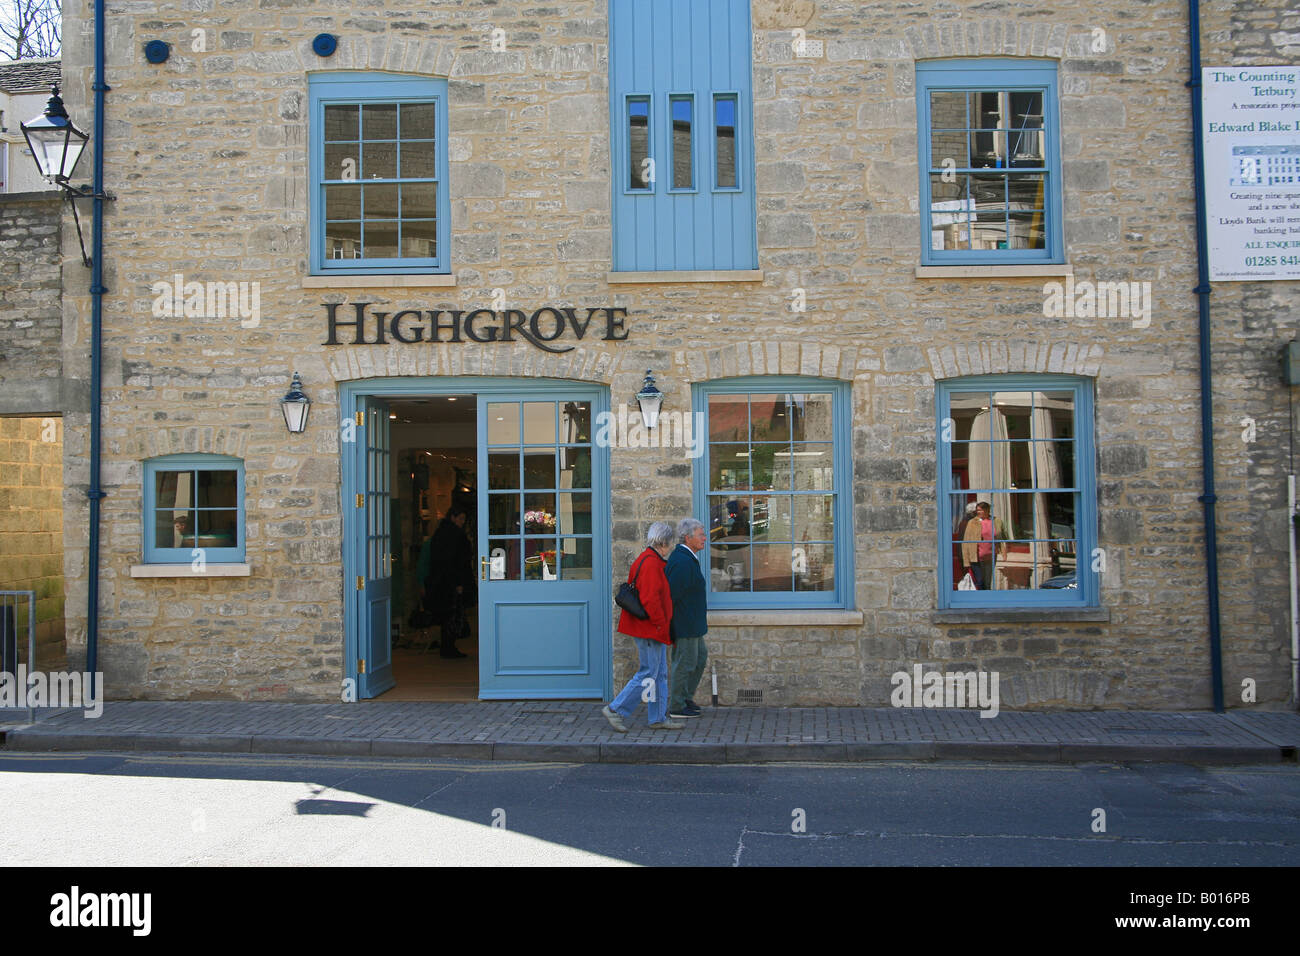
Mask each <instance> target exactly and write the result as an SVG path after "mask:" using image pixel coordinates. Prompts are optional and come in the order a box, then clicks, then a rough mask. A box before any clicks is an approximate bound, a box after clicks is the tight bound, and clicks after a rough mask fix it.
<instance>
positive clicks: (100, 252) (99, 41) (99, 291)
mask: <svg viewBox="0 0 1300 956" xmlns="http://www.w3.org/2000/svg"><path fill="white" fill-rule="evenodd" d="M93 89H94V91H95V132H94V134H93V135H94V140H95V179H94V185H93V191H94V197H95V198H94V200H93V202H94V204H95V206H94V210H95V222H94V226H93V231H92V233H91V245H90V256H91V259H90V264H91V269H92V272H91V279H90V486H89V487H88V488H87V489H86V497H87V498H89V499H90V540H89V542H88V550H89V555H88V557H87V563H88V565H89V568H88V570H89V572H90V580H89V581H88V582H87V586H86V670H87V671H88V672H89V673H91V674H94V673H95V672H96V670H97V669H98V667H97V665H98V662H99V502H100V499H102V498H103V497H104V491H103V489H102V488H100V485H99V478H100V474H99V472H100V467H99V429H100V419H101V417H102V416H101V414H100V411H101V406H102V404H103V396H102V394H101V392H102V390H103V384H102V382H101V381H100V365H101V364H102V363H103V355H102V349H103V315H104V293H105V292H107V291H108V290H107V289H106V288H104V94H105V93H107V92H108V84H107V83H105V82H104V0H95V85H94V87H93Z"/></svg>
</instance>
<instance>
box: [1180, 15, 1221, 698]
mask: <svg viewBox="0 0 1300 956" xmlns="http://www.w3.org/2000/svg"><path fill="white" fill-rule="evenodd" d="M1187 30H1188V34H1189V36H1190V39H1191V60H1192V62H1191V78H1190V79H1189V80H1188V81H1187V88H1188V89H1189V90H1191V91H1192V159H1193V168H1194V170H1195V174H1196V277H1197V284H1196V304H1197V310H1198V312H1199V313H1200V332H1201V463H1202V464H1201V496H1200V498H1199V499H1197V500H1198V501H1200V502H1201V506H1202V507H1203V509H1204V511H1205V586H1206V591H1207V592H1208V596H1209V600H1210V607H1209V612H1210V682H1211V690H1212V691H1213V692H1214V712H1215V713H1216V714H1221V713H1223V647H1222V644H1221V633H1220V630H1219V546H1218V540H1217V537H1216V534H1215V530H1214V503H1215V502H1216V501H1217V500H1218V496H1217V495H1215V493H1214V395H1213V386H1212V381H1211V374H1210V265H1209V259H1208V257H1207V254H1206V246H1207V245H1208V244H1209V243H1208V241H1207V239H1206V230H1205V156H1204V155H1203V153H1202V149H1201V129H1202V117H1201V14H1200V9H1199V6H1198V0H1187Z"/></svg>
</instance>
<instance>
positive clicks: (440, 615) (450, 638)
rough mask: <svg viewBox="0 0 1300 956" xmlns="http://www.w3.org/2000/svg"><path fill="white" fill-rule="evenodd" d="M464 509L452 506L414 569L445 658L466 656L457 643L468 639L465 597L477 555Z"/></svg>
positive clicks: (424, 548) (421, 553)
mask: <svg viewBox="0 0 1300 956" xmlns="http://www.w3.org/2000/svg"><path fill="white" fill-rule="evenodd" d="M466 516H467V512H466V511H465V509H464V508H462V507H459V506H457V505H452V506H451V507H450V508H448V509H447V515H446V517H444V518H443V519H442V521H441V523H439V525H438V530H436V531H435V532H434V533H433V537H431V538H430V539H429V540H428V541H426V542H424V547H423V548H421V549H420V561H419V563H418V564H417V565H416V568H415V576H416V580H418V581H421V582H423V584H424V590H423V592H422V597H423V599H424V609H425V610H426V611H428V612H429V613H430V614H432V615H433V620H434V622H435V623H436V624H437V625H438V628H439V631H440V633H441V635H442V650H441V656H443V657H465V656H466V655H465V654H464V653H462V652H461V651H459V650H457V649H456V642H457V641H458V640H460V639H461V638H462V637H468V636H469V622H468V621H467V620H466V618H465V594H466V591H467V590H468V589H470V588H472V587H473V586H474V554H473V549H472V547H471V546H470V542H469V535H467V534H466V533H465V518H466Z"/></svg>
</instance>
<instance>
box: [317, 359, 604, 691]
mask: <svg viewBox="0 0 1300 956" xmlns="http://www.w3.org/2000/svg"><path fill="white" fill-rule="evenodd" d="M341 402H342V408H343V409H344V412H345V414H346V415H347V417H346V418H345V419H344V422H343V426H344V427H343V443H342V446H341V447H342V455H343V462H342V464H343V492H344V494H343V502H344V506H345V507H344V521H343V525H344V529H343V530H344V542H343V545H344V546H343V559H344V561H343V563H344V573H345V580H346V581H348V582H349V584H350V586H349V587H348V588H346V589H345V592H344V593H345V598H344V605H345V606H344V624H345V627H344V631H345V683H344V686H345V690H346V688H347V687H348V686H349V685H348V681H349V680H351V681H352V683H353V685H354V687H355V692H356V697H357V698H358V699H367V698H379V697H382V699H384V700H465V699H476V698H477V699H557V698H575V699H599V698H602V697H607V696H609V694H610V693H611V689H612V688H611V683H612V670H611V668H612V663H611V655H610V650H611V648H610V640H609V633H610V631H609V629H610V627H611V626H612V620H611V612H610V604H611V602H610V598H609V594H608V593H607V592H608V591H609V587H608V582H609V580H610V570H609V546H608V542H609V526H610V505H609V459H608V448H604V447H600V446H598V445H597V444H596V443H595V442H594V441H593V425H594V423H595V422H596V421H597V420H598V416H600V415H601V414H606V413H607V412H608V392H607V390H605V389H603V388H598V387H594V386H590V385H581V384H578V383H566V382H554V381H528V380H511V379H490V378H470V377H458V378H451V379H384V380H370V381H365V382H355V383H348V384H345V385H344V386H342V389H341ZM349 431H351V432H352V434H351V435H349ZM349 438H350V439H351V440H349ZM449 511H451V512H453V515H452V517H451V520H452V521H453V522H454V523H456V524H458V525H459V526H460V527H461V529H462V530H463V535H464V550H463V552H459V556H458V557H457V558H456V559H455V561H454V567H455V568H457V569H458V570H457V572H456V574H457V575H460V574H461V573H462V572H464V578H463V579H461V581H462V584H461V591H460V592H459V596H460V598H461V600H462V602H463V608H464V614H463V621H462V626H460V627H456V626H452V627H451V631H452V634H451V636H452V637H453V638H455V640H454V644H453V646H454V649H455V652H456V654H457V655H460V654H463V655H465V656H464V657H460V656H455V657H454V658H451V659H448V658H446V657H443V656H442V652H443V650H444V646H443V645H444V642H446V641H447V636H448V635H447V633H446V630H447V625H448V622H447V615H446V611H447V608H446V606H445V605H446V602H447V600H448V595H447V592H446V591H445V590H440V589H438V588H436V587H432V586H429V584H428V580H429V579H428V578H427V577H426V576H425V575H426V574H427V569H428V568H429V566H430V564H431V559H432V558H433V557H434V555H435V553H441V551H440V550H439V549H438V548H436V547H435V545H436V543H437V542H438V540H439V524H440V522H442V521H443V519H444V517H446V516H447V515H448V512H449ZM462 515H463V517H461V516H462ZM444 530H446V529H444ZM444 537H455V535H451V536H444ZM444 543H445V542H444ZM422 557H423V559H424V560H422ZM464 565H468V567H467V568H466V567H464ZM435 590H440V594H439V595H436V596H434V600H433V601H432V602H430V601H426V600H424V598H425V597H426V596H430V595H432V592H433V591H435ZM421 592H424V593H423V594H422V593H421ZM431 617H432V619H431ZM347 675H352V676H351V677H349V676H347Z"/></svg>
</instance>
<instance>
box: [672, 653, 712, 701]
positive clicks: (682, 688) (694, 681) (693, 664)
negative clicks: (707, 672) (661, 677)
mask: <svg viewBox="0 0 1300 956" xmlns="http://www.w3.org/2000/svg"><path fill="white" fill-rule="evenodd" d="M708 659H709V649H708V648H707V647H706V646H705V645H704V638H703V637H679V638H678V639H677V642H676V643H675V644H673V675H672V680H671V681H670V682H669V686H670V687H671V688H672V692H671V695H670V697H669V700H668V713H670V714H673V713H677V712H679V711H680V710H681V709H682V708H683V707H685V706H686V701H688V700H690V699H692V698H693V697H694V696H695V688H697V687H699V686H700V678H701V677H703V676H704V665H705V663H706V662H707V661H708Z"/></svg>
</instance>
